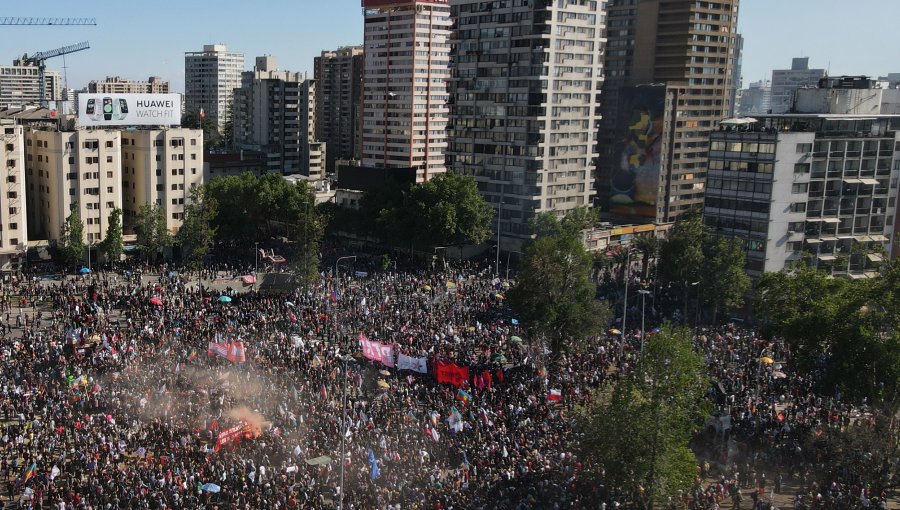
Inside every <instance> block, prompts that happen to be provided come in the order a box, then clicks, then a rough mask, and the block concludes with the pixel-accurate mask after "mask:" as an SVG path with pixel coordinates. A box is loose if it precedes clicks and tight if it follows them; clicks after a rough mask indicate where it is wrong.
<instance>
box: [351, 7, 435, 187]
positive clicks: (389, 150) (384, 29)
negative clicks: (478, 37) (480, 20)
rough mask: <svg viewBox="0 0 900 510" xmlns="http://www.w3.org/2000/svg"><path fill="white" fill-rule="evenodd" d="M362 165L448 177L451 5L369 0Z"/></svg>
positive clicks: (420, 175)
mask: <svg viewBox="0 0 900 510" xmlns="http://www.w3.org/2000/svg"><path fill="white" fill-rule="evenodd" d="M362 3H363V8H364V26H365V34H364V39H363V40H364V53H365V77H364V80H363V113H362V117H363V119H362V166H364V167H388V168H391V167H395V168H410V167H412V168H416V170H417V180H418V181H424V180H428V179H429V178H431V177H432V176H434V175H436V174H439V173H442V172H444V171H445V169H446V167H445V162H444V157H445V156H444V152H445V150H446V149H447V114H448V105H447V101H448V94H447V78H448V77H449V74H450V69H449V64H450V43H449V36H450V25H451V21H450V6H449V5H447V0H363V2H362Z"/></svg>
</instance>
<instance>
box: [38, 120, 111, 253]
mask: <svg viewBox="0 0 900 510" xmlns="http://www.w3.org/2000/svg"><path fill="white" fill-rule="evenodd" d="M25 154H26V163H25V169H26V170H25V171H26V176H25V181H26V184H27V187H28V189H27V194H26V196H27V210H28V223H29V228H28V231H29V232H30V233H31V238H32V239H48V240H50V241H55V240H58V239H59V238H60V233H61V229H62V226H63V224H64V223H65V221H66V218H67V217H68V216H69V214H70V211H71V210H72V208H73V207H78V208H79V210H80V214H81V220H82V223H83V224H84V242H85V243H86V244H88V245H94V244H96V243H99V242H100V241H102V240H103V238H104V237H105V236H106V228H107V222H108V220H109V213H110V212H112V210H113V209H114V208H120V209H121V208H122V174H121V168H122V164H121V134H120V133H119V131H113V130H92V131H88V130H77V131H67V132H63V131H50V130H40V129H29V130H28V131H27V132H26V133H25Z"/></svg>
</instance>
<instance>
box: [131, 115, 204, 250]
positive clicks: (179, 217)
mask: <svg viewBox="0 0 900 510" xmlns="http://www.w3.org/2000/svg"><path fill="white" fill-rule="evenodd" d="M201 184H203V131H202V130H199V129H186V128H172V129H147V130H139V131H124V132H122V209H123V213H122V216H123V223H125V224H128V223H131V222H133V221H134V220H135V219H136V218H137V216H138V215H139V213H140V210H141V207H142V206H144V205H145V204H150V205H151V206H154V205H155V206H159V207H161V208H162V209H163V211H164V212H165V218H166V227H167V228H168V229H169V231H170V232H171V233H173V234H176V233H178V229H179V227H181V224H182V221H183V220H184V206H185V204H188V203H190V197H191V189H192V188H194V187H197V186H199V185H201Z"/></svg>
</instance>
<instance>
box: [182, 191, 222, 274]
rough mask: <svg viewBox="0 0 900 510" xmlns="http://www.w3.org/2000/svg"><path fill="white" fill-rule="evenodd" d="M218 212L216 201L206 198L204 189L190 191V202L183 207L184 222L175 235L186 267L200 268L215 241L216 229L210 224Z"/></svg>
mask: <svg viewBox="0 0 900 510" xmlns="http://www.w3.org/2000/svg"><path fill="white" fill-rule="evenodd" d="M218 210H219V205H218V203H216V199H215V198H212V197H210V196H208V193H207V192H206V189H205V188H204V187H202V186H200V187H196V188H193V189H191V198H190V202H189V203H188V204H187V205H185V206H184V220H183V221H182V223H181V228H179V229H178V234H176V240H177V241H178V244H179V245H180V246H181V257H182V260H183V262H184V264H185V265H186V266H187V267H189V268H191V269H199V268H200V267H201V266H202V264H203V258H204V257H205V256H206V254H207V253H208V252H209V249H210V247H212V244H213V242H214V240H215V236H216V229H215V228H214V227H213V226H212V224H211V223H212V221H213V219H215V217H216V214H217V213H218Z"/></svg>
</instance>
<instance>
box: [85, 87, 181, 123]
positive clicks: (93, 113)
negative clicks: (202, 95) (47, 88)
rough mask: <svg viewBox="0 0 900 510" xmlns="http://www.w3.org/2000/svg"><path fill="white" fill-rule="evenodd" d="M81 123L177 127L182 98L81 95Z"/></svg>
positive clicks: (179, 95) (168, 96) (145, 95)
mask: <svg viewBox="0 0 900 510" xmlns="http://www.w3.org/2000/svg"><path fill="white" fill-rule="evenodd" d="M78 123H79V124H80V125H81V126H83V127H92V126H176V125H180V124H181V94H78Z"/></svg>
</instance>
